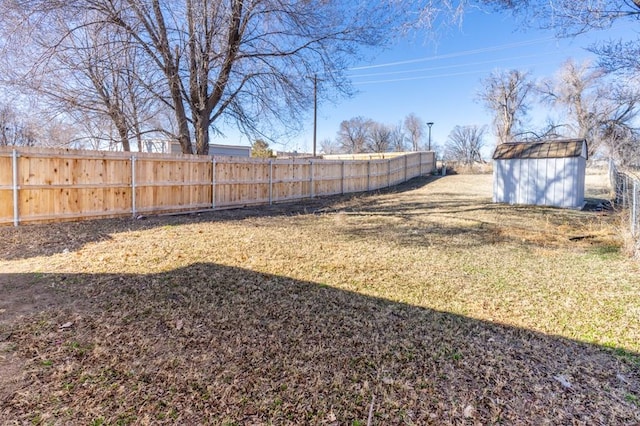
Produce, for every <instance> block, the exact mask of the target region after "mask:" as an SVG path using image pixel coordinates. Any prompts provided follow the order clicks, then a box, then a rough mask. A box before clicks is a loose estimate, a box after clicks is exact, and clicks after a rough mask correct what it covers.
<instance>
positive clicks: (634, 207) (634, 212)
mask: <svg viewBox="0 0 640 426" xmlns="http://www.w3.org/2000/svg"><path fill="white" fill-rule="evenodd" d="M637 226H638V181H637V180H636V179H634V180H633V201H632V203H631V235H633V236H634V237H635V236H636V231H637Z"/></svg>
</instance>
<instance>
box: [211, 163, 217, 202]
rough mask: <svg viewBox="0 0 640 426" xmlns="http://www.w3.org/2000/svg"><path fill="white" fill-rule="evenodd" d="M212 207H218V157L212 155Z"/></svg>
mask: <svg viewBox="0 0 640 426" xmlns="http://www.w3.org/2000/svg"><path fill="white" fill-rule="evenodd" d="M211 208H212V209H215V208H216V157H213V156H212V157H211Z"/></svg>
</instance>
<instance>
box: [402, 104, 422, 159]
mask: <svg viewBox="0 0 640 426" xmlns="http://www.w3.org/2000/svg"><path fill="white" fill-rule="evenodd" d="M404 128H405V130H406V132H407V133H408V137H409V141H410V143H411V147H412V150H413V151H419V150H420V141H421V140H422V137H423V136H424V122H423V121H422V120H421V119H420V118H419V117H418V116H417V115H415V114H414V113H411V114H409V115H407V116H406V117H405V119H404Z"/></svg>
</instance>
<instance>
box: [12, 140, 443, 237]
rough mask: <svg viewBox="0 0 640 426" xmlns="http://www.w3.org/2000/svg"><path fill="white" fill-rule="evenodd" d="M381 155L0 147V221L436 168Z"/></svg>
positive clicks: (378, 181)
mask: <svg viewBox="0 0 640 426" xmlns="http://www.w3.org/2000/svg"><path fill="white" fill-rule="evenodd" d="M387 155H388V154H387ZM382 157H383V156H382V154H381V155H379V156H378V158H376V157H375V155H374V154H372V157H371V158H370V159H366V160H339V159H329V160H325V159H322V160H321V159H294V160H277V159H252V158H241V157H217V156H193V155H169V154H147V153H129V152H126V153H125V152H101V151H80V150H66V149H46V148H23V147H0V224H13V225H15V226H18V224H20V223H29V222H42V221H66V220H82V219H89V218H97V217H115V216H124V215H132V216H133V217H137V216H139V215H145V214H157V213H168V212H181V211H198V210H208V209H218V208H226V207H241V206H245V205H250V204H271V203H274V202H284V201H290V200H296V199H302V198H311V197H315V196H322V195H335V194H344V193H350V192H362V191H372V190H376V189H379V188H384V187H388V186H392V185H396V184H399V183H401V182H405V181H407V180H409V179H412V178H414V177H416V176H421V175H425V174H429V173H431V171H432V170H433V168H434V159H435V155H434V153H433V152H415V153H404V154H402V155H396V156H392V157H390V158H382Z"/></svg>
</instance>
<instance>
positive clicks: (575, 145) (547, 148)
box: [493, 139, 588, 160]
mask: <svg viewBox="0 0 640 426" xmlns="http://www.w3.org/2000/svg"><path fill="white" fill-rule="evenodd" d="M586 144H587V141H586V140H584V139H562V140H552V141H542V142H508V143H503V144H500V145H498V146H497V147H496V150H495V151H494V153H493V159H494V160H511V159H515V158H523V159H524V158H569V157H580V156H583V155H584V156H585V158H586V156H587V155H588V154H587V153H586V152H587V150H586ZM583 147H584V148H585V149H584V151H583Z"/></svg>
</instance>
